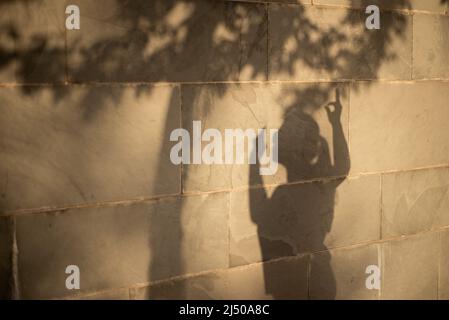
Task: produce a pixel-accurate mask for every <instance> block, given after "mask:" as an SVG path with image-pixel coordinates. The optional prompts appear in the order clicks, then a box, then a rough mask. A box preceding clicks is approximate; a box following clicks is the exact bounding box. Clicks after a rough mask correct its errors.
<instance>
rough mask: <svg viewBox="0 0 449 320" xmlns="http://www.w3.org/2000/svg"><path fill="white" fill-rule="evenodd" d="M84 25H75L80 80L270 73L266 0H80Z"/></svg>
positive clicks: (71, 61)
mask: <svg viewBox="0 0 449 320" xmlns="http://www.w3.org/2000/svg"><path fill="white" fill-rule="evenodd" d="M73 4H78V5H79V7H80V10H81V19H82V21H83V26H82V27H81V29H80V30H79V31H78V32H71V33H68V52H69V55H68V65H69V76H70V79H73V80H76V81H106V82H116V81H119V82H121V81H217V80H248V79H257V80H264V79H266V56H267V55H266V52H267V50H266V46H267V41H266V12H265V5H264V4H254V3H253V4H250V3H236V2H225V1H207V0H199V1H188V2H181V1H173V0H170V1H149V2H142V1H139V2H137V1H130V2H129V1H128V2H120V1H119V2H117V1H113V0H104V1H88V0H76V1H75V0H74V1H73Z"/></svg>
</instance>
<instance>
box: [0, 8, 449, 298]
mask: <svg viewBox="0 0 449 320" xmlns="http://www.w3.org/2000/svg"><path fill="white" fill-rule="evenodd" d="M69 4H76V5H78V6H79V8H80V12H81V28H80V30H66V29H65V19H66V14H65V7H66V6H67V5H69ZM370 4H376V5H378V6H379V7H380V8H381V28H380V30H367V29H366V28H365V19H366V17H367V14H365V8H366V7H367V6H368V5H370ZM0 32H1V33H0V114H1V117H0V280H1V281H0V297H1V298H21V299H34V298H38V299H50V298H58V299H59V298H97V299H98V298H102V299H146V298H156V299H157V298H176V299H184V298H189V299H270V298H285V299H409V298H412V299H446V298H449V230H448V227H449V133H448V132H449V131H448V130H447V128H448V124H447V122H448V120H449V63H448V61H449V59H448V58H449V3H448V2H447V1H444V0H443V1H441V0H398V1H389V0H384V1H383V0H371V1H365V0H308V1H306V0H304V1H295V0H290V1H288V0H285V1H281V0H278V1H275V0H273V1H257V0H253V1H219V0H216V1H215V0H208V1H207V0H204V1H200V0H197V1H192V0H190V1H120V0H101V1H89V0H70V1H65V3H64V1H60V0H46V1H40V0H32V1H27V2H23V1H7V2H5V3H0ZM337 92H338V95H339V101H337V102H338V103H339V104H341V107H342V110H341V116H340V117H339V118H338V119H337V120H335V119H334V122H332V121H330V120H332V119H329V118H328V115H327V113H326V109H325V108H323V105H325V104H326V103H328V102H332V101H335V100H336V94H337ZM331 117H332V115H331ZM446 117H447V118H446ZM194 120H201V121H202V124H203V126H204V128H217V129H219V130H220V131H221V132H223V131H224V129H226V128H242V129H246V128H279V129H280V130H279V162H280V167H279V170H278V171H277V173H276V174H275V175H272V176H263V177H262V176H259V175H257V174H256V175H254V174H253V170H252V166H250V165H248V164H246V165H240V164H228V165H219V164H213V165H206V164H192V165H182V166H180V165H174V164H173V163H172V162H171V161H170V150H171V148H172V146H173V145H174V142H171V141H170V139H169V137H170V133H171V132H172V131H173V130H174V129H176V128H180V127H182V128H185V129H187V130H189V132H192V121H194ZM317 146H319V148H318V149H316V148H317ZM317 150H319V151H317ZM310 154H311V155H310ZM309 156H310V159H308V158H307V157H309ZM306 158H307V159H306ZM306 160H307V161H306ZM68 265H77V266H78V267H79V269H80V274H81V288H80V290H67V289H66V287H65V280H66V277H67V274H66V273H65V270H66V266H68ZM370 265H374V266H378V267H379V268H380V271H381V287H380V290H376V289H368V288H367V287H366V279H367V277H368V276H369V274H367V273H366V268H367V267H368V266H370Z"/></svg>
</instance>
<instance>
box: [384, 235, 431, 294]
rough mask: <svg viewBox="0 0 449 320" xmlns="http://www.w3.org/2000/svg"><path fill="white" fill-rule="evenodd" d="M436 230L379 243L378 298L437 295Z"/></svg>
mask: <svg viewBox="0 0 449 320" xmlns="http://www.w3.org/2000/svg"><path fill="white" fill-rule="evenodd" d="M439 254H440V237H439V234H438V233H430V234H422V235H419V236H416V237H413V238H406V239H403V240H398V241H392V242H387V243H384V244H382V269H381V272H382V284H381V291H382V294H381V297H382V299H387V300H388V299H437V298H438V261H439Z"/></svg>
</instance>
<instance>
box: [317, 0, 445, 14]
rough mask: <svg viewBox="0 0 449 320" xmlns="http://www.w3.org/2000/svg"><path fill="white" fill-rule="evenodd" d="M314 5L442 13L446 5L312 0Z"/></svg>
mask: <svg viewBox="0 0 449 320" xmlns="http://www.w3.org/2000/svg"><path fill="white" fill-rule="evenodd" d="M313 3H314V4H316V5H337V6H348V7H352V8H359V9H364V8H366V7H367V6H368V5H377V6H378V7H379V8H380V9H381V10H383V9H390V10H391V9H400V10H413V11H415V10H419V11H429V12H435V13H444V11H445V9H446V5H445V4H443V2H442V1H441V0H370V1H368V2H367V1H365V0H313Z"/></svg>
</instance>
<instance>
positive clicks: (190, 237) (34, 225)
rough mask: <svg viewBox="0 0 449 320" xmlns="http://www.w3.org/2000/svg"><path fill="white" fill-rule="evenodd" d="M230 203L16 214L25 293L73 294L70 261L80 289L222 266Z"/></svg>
mask: <svg viewBox="0 0 449 320" xmlns="http://www.w3.org/2000/svg"><path fill="white" fill-rule="evenodd" d="M228 201H229V200H228V195H227V194H214V195H204V196H195V197H186V198H182V199H174V200H173V199H167V200H160V201H156V202H151V203H139V204H132V205H126V206H112V207H101V208H92V209H73V210H67V211H64V212H55V213H48V214H37V215H33V214H31V215H23V216H20V217H18V218H17V239H18V246H19V250H20V256H19V274H20V279H21V291H22V297H23V298H49V297H58V296H66V295H70V294H73V292H70V291H68V290H66V288H65V279H66V276H67V275H66V274H65V269H66V266H68V265H72V264H74V265H77V266H78V267H79V268H80V273H81V277H80V279H81V281H80V283H81V292H89V291H96V290H105V289H112V288H120V287H125V286H131V285H133V284H138V283H145V282H148V281H156V280H162V279H166V278H169V277H173V276H177V275H181V274H184V273H196V272H201V271H207V270H210V269H217V268H226V267H227V266H228V232H227V228H223V226H226V225H227V221H228ZM55 244H58V245H57V246H55ZM77 293H79V292H77Z"/></svg>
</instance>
